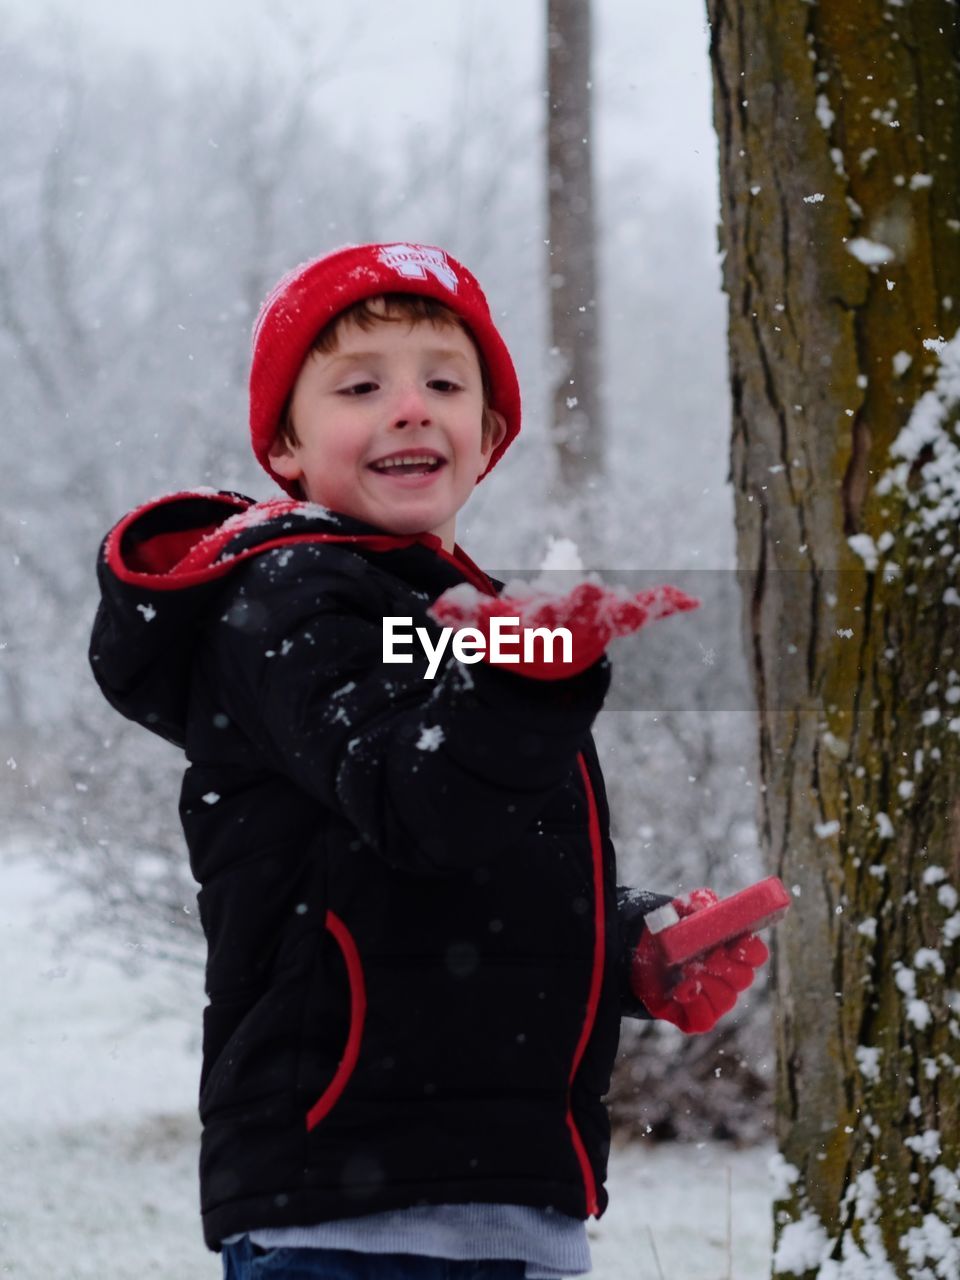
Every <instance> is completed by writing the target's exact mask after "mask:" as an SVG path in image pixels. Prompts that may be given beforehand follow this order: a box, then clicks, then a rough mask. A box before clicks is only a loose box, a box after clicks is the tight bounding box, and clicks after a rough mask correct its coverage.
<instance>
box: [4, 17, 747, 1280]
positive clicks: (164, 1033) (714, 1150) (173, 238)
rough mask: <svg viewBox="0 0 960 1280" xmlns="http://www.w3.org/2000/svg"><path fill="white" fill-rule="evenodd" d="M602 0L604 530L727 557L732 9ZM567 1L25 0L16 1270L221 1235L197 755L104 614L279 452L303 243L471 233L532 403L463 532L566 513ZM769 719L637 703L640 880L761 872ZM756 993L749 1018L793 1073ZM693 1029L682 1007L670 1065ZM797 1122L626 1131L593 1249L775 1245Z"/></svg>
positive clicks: (13, 1110)
mask: <svg viewBox="0 0 960 1280" xmlns="http://www.w3.org/2000/svg"><path fill="white" fill-rule="evenodd" d="M594 7H595V13H596V33H595V72H594V78H593V85H594V100H595V113H596V116H595V121H594V128H595V156H596V168H597V196H598V206H599V219H600V244H599V251H600V252H599V262H600V271H601V281H600V296H599V299H598V303H599V307H600V314H601V321H602V335H603V343H604V382H603V402H604V421H605V425H606V429H607V436H608V450H609V480H608V483H607V485H606V486H605V491H604V492H603V493H602V494H599V495H598V503H600V504H601V505H602V506H603V508H604V510H605V511H606V512H607V513H608V526H609V532H610V545H611V550H610V556H611V559H610V566H618V567H619V566H622V567H624V568H627V569H655V570H657V571H664V572H665V573H666V572H667V571H682V570H703V569H707V570H710V571H717V572H718V574H719V575H721V576H722V575H723V574H724V573H725V571H726V570H728V569H729V568H730V566H731V564H732V561H733V515H732V498H731V494H730V491H729V488H728V486H727V483H726V474H727V451H728V409H727V388H726V382H725V349H724V341H725V338H724V314H725V303H724V299H723V297H722V295H721V293H720V287H719V266H718V260H717V252H716V228H715V222H716V210H717V194H716V187H717V178H716V143H715V138H714V135H713V130H712V123H711V106H710V75H709V66H708V61H707V52H706V50H707V39H708V36H707V31H706V26H705V19H704V13H703V9H702V6H701V5H699V4H692V5H679V6H665V5H658V4H654V3H652V2H647V3H641V4H636V3H634V2H633V0H595V6H594ZM543 8H544V6H543V5H542V4H540V3H533V2H532V0H531V3H528V4H517V3H516V0H486V2H485V3H484V5H483V6H482V12H481V6H478V5H476V4H471V3H469V0H442V2H441V0H405V3H404V4H403V5H402V6H398V5H396V4H394V3H391V2H390V0H354V2H353V3H351V4H350V5H349V6H334V5H330V4H327V5H317V4H315V3H310V2H309V0H297V2H296V3H293V2H292V0H288V3H286V4H272V5H268V4H267V3H266V0H230V2H229V3H228V0H204V3H203V4H197V3H196V0H193V2H192V3H191V2H188V0H166V3H165V4H164V5H163V6H143V5H130V4H123V3H121V2H120V0H85V3H84V5H83V6H82V9H81V8H80V7H79V6H76V5H72V4H69V3H68V0H0V21H2V23H3V27H4V36H5V39H4V43H3V45H2V47H0V106H2V110H0V145H2V150H3V154H4V157H5V164H4V166H3V170H2V173H0V289H2V294H3V307H2V308H0V404H2V408H3V415H4V422H5V438H6V439H7V440H8V441H11V440H15V441H16V444H17V447H16V448H15V449H10V450H9V452H8V454H7V458H6V462H5V466H4V468H3V469H2V471H0V600H2V602H3V604H2V613H0V627H2V634H0V732H2V734H3V741H2V744H0V811H2V815H3V818H4V824H3V832H4V834H3V835H2V837H0V889H2V893H0V948H2V961H3V974H4V981H3V994H2V996H0V1023H2V1032H3V1044H4V1046H5V1050H6V1052H5V1053H4V1054H3V1057H2V1059H0V1063H2V1065H0V1073H2V1075H0V1084H2V1088H0V1133H2V1136H3V1138H4V1154H5V1156H6V1161H5V1172H4V1177H3V1179H2V1182H0V1275H11V1276H16V1277H18V1278H20V1280H40V1277H43V1278H44V1280H46V1278H47V1277H51V1276H54V1275H56V1276H58V1277H65V1278H69V1277H73V1276H102V1277H110V1278H111V1280H114V1278H116V1280H127V1278H128V1277H129V1278H130V1280H133V1277H139V1276H141V1275H145V1274H146V1275H158V1276H159V1275H164V1276H174V1275H175V1276H177V1277H184V1278H185V1280H192V1277H204V1276H209V1277H212V1276H214V1275H216V1274H218V1273H219V1263H218V1262H217V1260H216V1259H215V1258H213V1257H212V1256H211V1255H209V1254H207V1253H206V1251H205V1250H204V1247H203V1244H202V1240H201V1237H200V1228H199V1220H198V1211H197V1189H196V1176H195V1161H196V1142H197V1121H196V1119H195V1095H196V1081H197V1076H198V1071H199V1025H200V1009H201V1007H202V1004H203V992H202V976H201V972H200V969H199V965H198V961H199V959H200V952H199V949H198V944H197V939H196V935H195V933H194V932H192V931H190V930H189V929H185V928H184V927H183V926H184V924H189V923H191V921H190V917H189V913H190V912H191V910H192V890H191V886H190V885H189V883H188V882H187V881H186V880H184V878H183V872H182V871H178V870H177V865H178V864H176V862H175V860H176V858H177V857H178V856H179V855H178V852H177V851H178V839H179V831H178V828H177V827H176V814H175V798H176V786H177V774H178V770H179V768H180V764H179V759H178V757H177V753H176V752H174V751H173V750H172V749H171V748H169V747H168V746H166V745H165V744H163V743H160V742H157V741H154V740H152V739H149V738H148V737H147V735H145V734H143V732H142V730H139V729H132V728H130V727H129V726H126V725H125V724H124V723H122V722H121V721H119V719H118V718H117V717H116V716H114V715H113V713H112V712H111V711H110V710H109V708H108V707H106V705H105V704H104V703H103V702H102V699H100V697H99V694H98V693H97V691H96V690H95V688H93V686H92V682H91V680H90V678H89V674H88V672H87V668H86V659H85V647H86V641H87V636H88V634H89V626H90V622H91V619H92V613H93V609H94V607H95V600H96V595H95V583H94V580H93V564H94V558H95V555H96V548H97V544H98V541H99V538H100V537H101V536H102V534H103V533H104V532H105V530H106V528H107V527H108V525H109V524H110V523H112V522H113V521H114V520H115V519H117V518H118V517H119V516H120V515H121V514H122V513H123V512H124V511H125V510H126V509H128V508H129V507H130V506H132V505H135V504H137V503H139V502H141V501H143V500H145V499H146V498H148V497H149V496H151V495H153V494H155V493H159V492H163V491H167V490H171V489H174V488H177V487H180V486H186V485H194V484H198V483H203V484H214V485H217V486H219V487H225V488H228V487H229V488H239V489H241V490H243V491H245V492H247V493H250V494H252V495H254V496H256V497H263V496H267V495H268V494H269V493H270V492H271V489H270V485H269V482H268V481H267V479H266V477H264V476H263V475H262V474H261V473H259V471H258V469H257V468H256V466H255V464H254V463H253V462H252V461H251V459H250V457H249V448H248V444H247V439H246V433H245V419H244V375H245V366H246V358H247V352H248V344H249V331H250V326H251V323H252V319H253V314H254V311H255V308H256V304H257V302H258V301H259V299H260V298H261V297H262V296H263V294H264V293H265V292H266V290H267V289H268V288H269V286H270V285H271V284H272V283H273V281H274V280H275V279H276V278H277V276H279V274H280V273H281V272H282V271H284V270H285V269H286V268H287V267H289V266H290V265H292V264H293V263H295V262H297V261H301V260H303V259H305V258H307V257H311V256H314V255H316V254H317V253H320V252H323V251H324V250H326V249H329V248H332V247H334V246H336V245H338V244H341V243H345V242H348V241H361V240H367V239H383V240H400V239H403V240H420V241H427V242H432V243H440V244H443V245H445V246H446V247H448V248H449V249H450V250H451V251H452V252H453V253H454V254H456V255H457V256H458V257H460V258H462V259H463V260H464V261H465V262H466V263H468V265H470V266H471V268H472V269H473V270H474V271H475V272H476V274H477V275H478V276H479V278H480V279H481V281H482V282H483V283H484V286H485V288H486V290H487V293H488V296H489V297H490V299H491V301H492V303H493V305H494V309H495V312H496V314H497V317H498V321H499V323H500V325H501V327H502V330H503V332H504V335H505V337H506V339H507V341H508V343H509V345H510V346H511V349H512V351H513V353H514V356H515V359H516V362H517V365H518V369H519V372H520V376H521V382H522V384H523V387H524V392H525V420H524V430H523V434H522V435H521V438H520V440H519V441H518V442H517V443H516V444H515V445H514V446H513V448H512V449H511V451H510V454H509V455H508V459H507V460H506V461H505V462H504V463H502V464H501V466H500V467H499V468H498V470H497V473H496V476H495V478H494V477H492V478H491V480H490V481H488V482H486V483H485V484H484V485H482V486H481V487H480V488H479V489H478V491H477V494H476V496H475V497H474V498H473V499H472V500H471V502H470V503H469V504H468V506H467V508H466V511H465V512H464V514H463V516H462V518H461V521H460V523H459V525H458V540H459V541H460V542H461V543H462V544H463V545H464V546H465V547H466V548H467V549H468V550H469V552H470V554H471V555H473V557H474V558H475V559H477V560H478V561H479V562H480V563H481V564H484V565H485V566H487V567H488V568H490V569H492V570H494V571H498V572H502V571H503V570H506V569H510V570H514V571H523V570H524V569H527V568H529V567H531V566H536V565H537V564H539V563H540V560H541V559H542V557H543V554H544V552H545V550H546V547H547V534H548V533H550V532H561V531H562V527H561V526H557V525H556V524H553V525H551V523H550V521H551V519H552V517H551V516H550V515H549V514H548V515H546V516H545V515H544V512H547V513H549V498H550V483H551V477H550V470H549V464H548V455H547V450H546V430H545V421H546V407H547V404H548V395H547V387H548V381H547V379H548V365H547V361H546V357H545V352H546V349H547V346H548V342H547V337H546V309H545V302H544V299H545V296H546V289H545V285H544V281H545V278H546V274H547V271H548V266H547V263H546V259H545V250H544V238H545V235H546V231H545V223H544V218H545V208H544V206H545V201H544V197H543V144H542V128H543V119H544V102H543V63H544V31H543ZM505 512H506V513H508V514H507V515H506V516H505V514H504V513H505ZM701 647H702V646H701ZM703 662H704V663H707V662H708V655H707V653H706V652H704V657H703ZM751 733H752V729H751V724H750V714H749V710H748V709H747V708H746V707H741V706H739V704H736V706H735V707H734V708H732V709H729V710H727V711H725V712H722V713H714V714H713V715H712V716H706V715H705V714H704V713H703V709H702V708H699V709H698V708H697V707H696V706H695V705H694V704H693V703H691V705H690V707H689V708H688V709H685V710H684V711H681V712H679V713H677V714H675V715H673V716H672V717H671V716H666V715H662V716H660V717H657V716H653V717H651V716H649V715H648V716H647V717H646V719H644V720H642V721H641V720H640V719H638V718H634V719H630V718H629V717H627V716H625V715H621V716H620V717H619V718H615V717H612V716H611V718H610V721H609V727H608V728H607V730H605V731H604V730H602V729H601V732H600V739H601V749H602V751H603V752H604V764H605V771H606V773H607V778H608V789H609V791H610V794H611V800H612V803H613V808H614V815H615V818H614V820H615V823H616V824H617V830H616V831H615V836H616V838H617V843H618V849H619V851H620V855H621V860H622V862H623V864H624V867H625V870H626V873H627V874H626V875H625V877H624V878H625V879H626V880H627V881H628V882H632V883H641V884H647V885H649V886H650V887H656V888H660V889H671V890H672V889H674V888H677V889H679V888H682V887H685V888H690V887H693V885H694V884H696V883H713V884H714V885H715V887H717V888H718V889H720V890H721V891H729V890H730V889H733V888H736V887H739V885H740V884H742V883H746V882H747V881H748V880H750V879H753V878H756V876H757V875H758V874H762V869H761V868H760V867H759V865H758V859H757V854H756V840H755V833H754V830H753V801H752V794H753V792H752V789H751V788H752V782H751V778H752V766H753V760H752V738H751ZM144 886H147V888H146V891H145V889H144ZM154 890H155V891H156V892H155V893H154ZM138 894H139V898H140V899H141V900H140V901H138ZM152 901H153V905H152V906H151V902H152ZM157 904H160V905H157ZM81 920H82V921H83V925H82V927H81V925H80V923H79V922H80V921H81ZM91 921H92V922H93V923H92V924H91ZM746 1017H747V1023H748V1024H749V1022H750V1012H749V1009H748V1010H747V1015H746ZM756 1025H757V1027H758V1028H759V1031H758V1032H757V1034H756V1035H755V1036H754V1039H753V1041H752V1042H747V1047H746V1048H744V1047H743V1046H742V1045H741V1051H742V1052H743V1053H744V1054H746V1053H747V1051H748V1050H749V1053H750V1054H752V1055H753V1057H754V1059H755V1060H753V1061H751V1064H750V1065H751V1068H752V1069H753V1070H755V1071H756V1072H757V1073H758V1074H759V1075H760V1076H763V1075H764V1073H768V1072H769V1061H768V1060H769V1046H768V1045H767V1043H766V1041H765V1040H764V1035H765V1034H766V1033H765V1031H764V1026H763V1023H762V1021H760V1020H759V1019H758V1020H757V1023H756ZM680 1039H681V1038H680V1037H679V1034H678V1035H677V1037H675V1038H674V1037H672V1029H667V1034H666V1036H663V1035H660V1039H659V1041H658V1053H659V1054H660V1056H661V1058H662V1062H663V1068H662V1074H661V1079H662V1081H663V1083H664V1088H665V1087H666V1083H667V1082H668V1081H669V1079H670V1078H671V1076H675V1075H677V1074H678V1072H677V1071H674V1069H673V1060H674V1058H678V1055H679V1054H680V1052H681V1048H682V1046H680V1044H679V1040H680ZM711 1078H712V1076H711ZM716 1088H717V1089H718V1090H719V1088H720V1084H719V1082H718V1083H717V1085H716ZM650 1103H651V1106H653V1105H654V1104H655V1103H656V1099H655V1098H654V1099H651V1100H650ZM642 1119H643V1116H641V1118H640V1120H639V1121H638V1122H637V1124H636V1125H635V1126H634V1131H636V1132H642V1131H643V1124H642V1123H641V1121H642ZM675 1119H676V1121H677V1127H678V1128H679V1129H680V1130H681V1131H683V1128H684V1125H683V1117H682V1116H678V1117H675ZM741 1127H749V1126H743V1125H741ZM770 1150H771V1149H770V1146H769V1142H768V1141H767V1142H761V1143H759V1144H758V1145H755V1146H752V1147H748V1148H744V1149H742V1150H738V1149H736V1148H735V1147H734V1146H732V1145H729V1144H720V1143H712V1142H688V1143H684V1144H667V1145H662V1146H654V1145H653V1144H652V1143H651V1142H649V1141H635V1142H633V1143H632V1144H630V1145H629V1146H626V1147H624V1148H623V1149H618V1150H616V1151H615V1153H614V1156H613V1160H612V1166H611V1177H610V1183H609V1189H610V1193H611V1207H610V1209H609V1211H608V1213H607V1215H606V1216H605V1217H604V1218H603V1220H602V1221H601V1222H599V1223H595V1224H593V1225H592V1226H591V1231H592V1232H593V1235H594V1246H595V1248H594V1256H595V1267H596V1269H595V1274H596V1275H597V1276H598V1277H599V1278H600V1280H613V1278H614V1277H617V1278H619V1277H623V1278H624V1280H627V1278H628V1277H629V1280H646V1277H648V1276H649V1277H652V1278H654V1280H655V1278H656V1277H657V1276H658V1275H659V1274H660V1269H661V1268H662V1274H663V1275H665V1276H670V1277H682V1278H683V1280H686V1278H688V1277H689V1278H690V1280H698V1278H699V1277H703V1278H704V1280H720V1277H730V1280H733V1277H736V1278H737V1280H753V1278H754V1277H760V1276H765V1275H767V1274H768V1273H769V1248H770V1225H769V1214H770V1208H769V1206H770V1199H771V1183H770V1180H769V1177H768V1174H767V1160H768V1158H769V1155H770ZM651 1232H652V1236H651ZM658 1259H659V1261H658Z"/></svg>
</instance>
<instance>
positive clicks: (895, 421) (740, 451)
mask: <svg viewBox="0 0 960 1280" xmlns="http://www.w3.org/2000/svg"><path fill="white" fill-rule="evenodd" d="M708 11H709V16H710V22H711V26H712V43H711V57H712V64H713V74H714V86H715V121H716V128H717V132H718V135H719V139H720V151H721V166H720V168H721V173H720V176H721V192H722V229H721V239H722V245H723V248H724V250H725V253H726V258H725V264H724V272H725V288H726V291H727V293H728V295H729V341H730V380H731V390H732V402H733V440H732V458H731V469H732V478H733V483H734V486H735V492H736V522H737V535H738V552H739V562H740V566H741V568H742V569H743V571H744V574H745V579H746V589H745V595H744V603H743V617H744V629H745V634H746V638H747V646H748V651H749V654H750V658H751V663H752V675H753V684H754V689H755V693H756V700H757V708H758V715H759V720H758V732H759V756H760V770H761V782H762V786H761V789H760V796H759V827H760V833H761V837H762V841H763V846H764V850H765V854H766V858H767V861H768V864H769V867H770V869H771V870H773V871H776V872H778V873H779V874H780V875H781V876H783V878H784V879H785V880H786V882H787V883H788V884H789V885H791V886H793V891H794V894H795V905H794V909H793V911H792V913H791V915H790V917H789V918H788V921H787V924H786V925H785V927H784V929H783V932H782V934H781V935H780V940H779V941H780V945H779V946H778V948H777V953H776V957H775V959H776V964H775V977H776V985H777V990H778V995H779V1011H778V1023H777V1026H778V1040H779V1055H778V1056H779V1061H778V1083H777V1090H778V1098H777V1110H778V1131H779V1141H780V1148H781V1152H782V1155H783V1165H782V1170H781V1171H782V1173H783V1175H784V1177H783V1185H782V1188H781V1195H780V1199H779V1201H778V1203H777V1206H776V1235H777V1252H776V1257H775V1264H774V1270H775V1272H776V1273H777V1274H778V1275H788V1276H795V1277H799V1276H803V1277H813V1276H822V1277H825V1276H828V1275H829V1276H830V1277H846V1276H853V1275H871V1276H877V1277H881V1276H882V1277H885V1278H886V1277H894V1276H896V1277H915V1278H917V1280H919V1278H920V1277H933V1276H937V1277H946V1276H948V1275H957V1274H960V1270H958V1269H960V1218H958V1203H960V1196H958V1191H957V1187H958V1182H957V1169H958V1165H960V1044H958V1041H960V992H958V990H957V987H958V985H960V984H958V982H957V951H956V944H957V938H958V936H960V915H958V913H957V903H958V893H957V885H958V882H960V802H958V796H960V715H958V704H960V608H958V604H960V595H958V592H957V574H958V568H960V555H958V552H957V549H956V533H957V522H958V518H960V449H958V443H957V418H958V407H960V337H958V336H957V322H956V301H957V300H960V219H958V214H960V209H958V175H960V129H958V126H957V120H958V115H960V110H958V109H960V83H958V72H957V67H958V55H960V24H958V16H957V9H956V6H955V5H954V4H953V3H951V2H950V0H915V2H914V3H910V4H904V3H902V2H901V0H898V2H897V3H893V2H892V0H891V3H889V4H886V5H869V6H867V5H863V4H861V3H858V2H857V0H832V3H830V4H820V5H817V4H808V3H803V2H802V0H782V3H778V4H776V5H770V4H766V3H762V2H760V0H708Z"/></svg>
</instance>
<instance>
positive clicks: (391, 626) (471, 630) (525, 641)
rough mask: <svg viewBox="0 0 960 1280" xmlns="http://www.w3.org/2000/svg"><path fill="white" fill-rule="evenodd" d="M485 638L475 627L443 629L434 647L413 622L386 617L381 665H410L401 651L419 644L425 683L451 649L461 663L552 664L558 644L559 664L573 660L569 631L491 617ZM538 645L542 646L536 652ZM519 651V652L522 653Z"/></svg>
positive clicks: (408, 655) (409, 657)
mask: <svg viewBox="0 0 960 1280" xmlns="http://www.w3.org/2000/svg"><path fill="white" fill-rule="evenodd" d="M489 628H490V634H489V636H487V635H486V634H485V633H484V632H483V631H481V630H479V628H477V627H442V628H441V630H440V638H439V639H438V640H437V643H436V644H434V643H433V640H432V638H431V636H430V632H429V631H428V630H427V628H426V627H414V626H413V618H394V617H385V618H384V620H383V660H384V662H413V654H412V653H405V652H401V651H400V647H403V648H408V647H411V646H412V645H413V643H414V640H419V642H420V647H421V648H422V649H423V652H424V654H425V655H426V658H427V671H426V675H425V676H424V679H426V680H432V679H433V678H434V676H435V675H436V674H437V671H438V670H439V668H440V661H441V659H442V658H443V655H444V654H445V653H446V651H447V645H450V646H451V651H452V653H453V656H454V657H455V658H456V659H458V661H460V662H467V663H471V662H482V661H483V659H484V658H485V657H488V658H489V659H490V661H491V662H506V663H511V662H537V661H538V660H539V661H543V662H553V661H555V659H554V656H553V650H554V645H555V644H556V642H557V641H559V642H560V657H559V658H558V659H556V661H558V662H570V661H572V659H573V635H572V634H571V632H570V629H569V628H568V627H554V628H553V629H551V628H550V627H521V625H520V619H519V618H507V617H501V616H498V615H494V616H493V617H492V618H491V619H490V623H489ZM538 644H539V646H541V648H540V651H539V652H538ZM521 649H522V652H521Z"/></svg>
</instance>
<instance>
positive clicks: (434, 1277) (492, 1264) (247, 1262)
mask: <svg viewBox="0 0 960 1280" xmlns="http://www.w3.org/2000/svg"><path fill="white" fill-rule="evenodd" d="M220 1256H221V1257H222V1258H223V1280H260V1277H261V1276H262V1277H263V1280H321V1277H322V1280H523V1274H524V1271H525V1270H526V1263H524V1262H519V1261H514V1260H512V1259H509V1260H508V1259H502V1258H498V1259H492V1260H490V1261H486V1260H477V1261H473V1260H459V1259H453V1258H426V1257H422V1256H421V1255H419V1254H413V1253H357V1252H356V1251H355V1250H353V1249H261V1248H260V1246H259V1245H255V1244H251V1243H250V1237H249V1236H244V1237H243V1239H242V1240H238V1241H237V1242H236V1244H225V1245H224V1246H223V1253H222V1254H221V1255H220Z"/></svg>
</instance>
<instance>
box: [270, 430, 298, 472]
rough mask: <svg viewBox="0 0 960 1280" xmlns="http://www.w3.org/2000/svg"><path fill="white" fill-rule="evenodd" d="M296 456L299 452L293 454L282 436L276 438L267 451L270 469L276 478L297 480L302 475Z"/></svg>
mask: <svg viewBox="0 0 960 1280" xmlns="http://www.w3.org/2000/svg"><path fill="white" fill-rule="evenodd" d="M298 454H299V450H297V451H296V452H295V451H294V450H293V449H292V448H291V447H290V445H289V444H288V442H287V441H286V440H284V439H283V437H282V436H277V437H276V439H275V440H274V442H273V444H272V445H271V446H270V448H269V449H268V450H267V457H268V458H269V459H270V465H271V467H273V469H274V471H275V472H276V473H277V475H278V476H283V478H284V480H299V479H300V477H301V476H302V475H303V467H302V466H301V465H300V461H299V457H298Z"/></svg>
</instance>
